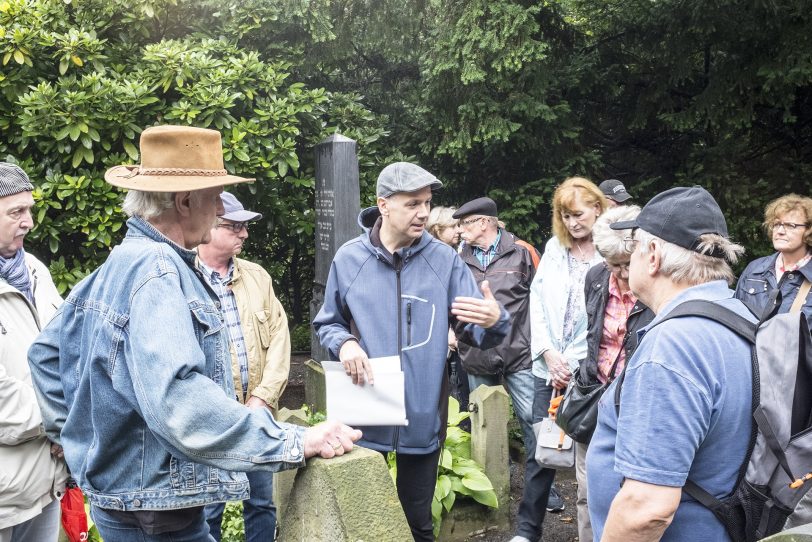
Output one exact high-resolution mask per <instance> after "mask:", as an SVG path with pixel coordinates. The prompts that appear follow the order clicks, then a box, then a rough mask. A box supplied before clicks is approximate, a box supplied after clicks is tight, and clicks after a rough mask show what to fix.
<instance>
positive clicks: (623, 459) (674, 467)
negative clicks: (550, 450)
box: [586, 187, 754, 541]
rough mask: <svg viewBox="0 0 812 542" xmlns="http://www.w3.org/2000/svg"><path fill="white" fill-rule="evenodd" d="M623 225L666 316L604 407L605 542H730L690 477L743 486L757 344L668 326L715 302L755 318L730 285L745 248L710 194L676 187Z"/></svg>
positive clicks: (637, 287)
mask: <svg viewBox="0 0 812 542" xmlns="http://www.w3.org/2000/svg"><path fill="white" fill-rule="evenodd" d="M611 227H612V228H613V229H618V230H630V232H629V236H628V237H627V238H626V240H625V241H626V243H627V250H628V251H629V252H631V260H630V264H629V285H630V286H631V289H632V291H633V292H634V293H635V295H637V297H638V299H640V301H642V302H644V303H645V304H646V305H648V306H649V307H650V308H651V309H652V310H653V311H654V313H655V314H656V317H655V318H654V320H653V321H652V322H651V323H650V324H649V325H648V326H646V327H645V328H643V329H642V330H641V331H640V332H639V335H640V343H639V346H638V348H637V350H636V351H635V353H634V355H633V356H632V358H631V359H630V360H629V361H628V362H627V365H626V369H625V372H624V373H623V375H622V376H621V377H619V378H617V379H616V380H615V381H614V383H613V384H612V386H610V387H609V389H608V390H607V392H606V393H605V394H604V396H603V399H602V400H601V402H600V406H599V414H598V427H597V429H596V430H595V434H594V435H593V437H592V441H591V442H590V444H589V451H588V452H587V458H586V468H587V479H588V482H589V483H588V486H589V487H588V491H589V496H588V503H589V512H590V517H591V519H592V527H593V531H594V536H595V540H605V541H611V540H618V541H619V540H624V541H627V540H640V541H643V540H645V541H648V540H660V539H662V540H673V541H677V540H680V541H682V540H719V541H723V540H729V537H728V535H727V533H726V531H725V528H724V526H723V525H722V523H721V522H720V521H719V520H718V519H716V517H715V516H714V515H713V513H712V512H711V511H710V510H709V509H708V508H705V507H704V506H703V505H702V504H700V503H699V502H697V501H695V500H694V499H692V498H689V497H687V495H686V496H685V497H683V492H682V488H683V486H684V485H685V483H686V481H687V480H688V479H689V477H690V481H691V482H693V483H695V484H696V485H698V486H700V487H702V488H703V489H705V490H706V491H708V492H709V493H711V494H713V495H715V496H716V497H722V496H726V495H727V494H729V493H730V492H731V491H732V489H733V487H734V485H735V484H736V480H737V476H738V473H739V469H740V467H741V464H742V462H743V460H744V457H745V454H746V451H747V447H748V442H749V439H750V432H751V416H750V409H751V404H750V403H751V398H752V393H751V392H752V382H751V365H750V345H749V343H747V342H746V341H745V340H744V339H742V338H740V337H739V336H738V335H736V334H735V333H734V332H733V331H730V330H729V329H728V328H726V327H724V326H723V325H722V324H719V323H717V322H715V321H712V320H709V319H707V318H704V317H700V316H683V317H679V318H672V319H666V318H667V317H668V315H669V313H671V312H672V311H673V310H674V309H675V308H677V307H678V306H679V305H680V304H681V303H683V302H686V301H690V300H706V301H711V302H714V303H718V304H719V305H720V306H722V307H724V308H726V309H729V310H731V311H733V312H735V313H737V314H738V315H740V316H742V317H745V318H747V319H749V320H751V321H753V320H754V319H753V316H752V315H751V314H750V312H749V311H748V310H747V308H746V307H745V306H744V305H743V304H742V303H741V302H740V301H739V300H737V299H734V298H733V291H732V290H730V289H729V288H728V284H729V283H730V282H731V281H732V280H733V273H732V271H731V269H730V265H729V263H728V262H730V263H735V261H736V259H737V257H738V256H739V255H740V254H741V253H742V252H743V250H742V248H741V247H740V246H738V245H735V244H733V243H732V242H731V241H730V240H729V239H728V233H727V225H726V223H725V218H724V216H723V215H722V211H721V210H720V209H719V206H718V204H717V203H716V201H715V200H714V199H713V197H712V196H711V195H710V194H709V193H708V192H707V191H706V190H705V189H703V188H701V187H691V188H682V187H680V188H672V189H671V190H667V191H666V192H663V193H661V194H659V195H657V196H655V197H654V198H653V199H652V200H651V201H650V202H649V203H648V204H647V205H646V206H645V207H644V208H643V210H642V212H641V213H640V214H639V215H638V216H637V218H636V219H635V220H633V221H629V222H617V223H615V224H612V225H611ZM618 386H621V388H620V390H621V393H620V395H619V399H620V401H619V407H618V408H616V405H615V397H616V393H615V392H616V391H617V390H618Z"/></svg>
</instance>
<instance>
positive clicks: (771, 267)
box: [736, 252, 812, 328]
mask: <svg viewBox="0 0 812 542" xmlns="http://www.w3.org/2000/svg"><path fill="white" fill-rule="evenodd" d="M777 258H778V253H777V252H776V253H775V254H773V255H772V256H764V257H763V258H758V259H757V260H753V261H752V262H750V263H749V264H748V265H747V268H745V270H744V272H743V273H742V274H741V276H740V277H739V282H738V283H737V284H736V298H737V299H741V300H742V301H744V302H745V303H747V304H748V305H750V307H751V308H753V309H755V310H757V311H758V312H756V314H760V311H762V310H764V308H765V307H766V306H767V300H768V299H769V297H770V293H771V292H773V291H774V290H775V289H776V288H778V289H780V290H781V308H780V309H779V310H778V312H779V313H781V312H789V309H790V307H791V306H792V303H793V302H794V301H795V296H797V295H798V289H799V288H800V287H801V284H803V281H804V277H805V278H806V280H808V281H810V282H812V261H810V262H809V263H807V264H806V265H805V266H803V267H802V268H800V269H799V270H798V271H790V272H787V273H784V275H783V276H782V277H781V283H780V284H779V283H778V282H777V281H776V280H775V260H776V259H777ZM801 310H802V311H803V313H804V314H805V315H806V320H807V322H808V323H809V324H810V328H812V295H808V296H807V297H806V301H805V302H804V304H803V307H802V308H801Z"/></svg>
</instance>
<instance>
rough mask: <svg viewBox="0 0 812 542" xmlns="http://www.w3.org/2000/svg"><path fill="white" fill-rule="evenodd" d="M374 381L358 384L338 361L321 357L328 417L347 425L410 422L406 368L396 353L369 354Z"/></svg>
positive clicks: (403, 423) (401, 423) (405, 423)
mask: <svg viewBox="0 0 812 542" xmlns="http://www.w3.org/2000/svg"><path fill="white" fill-rule="evenodd" d="M369 363H370V366H371V367H372V375H373V377H374V380H375V384H374V385H372V386H370V385H369V384H364V385H363V386H359V385H357V384H353V383H352V377H350V376H349V375H347V373H345V372H344V366H343V365H341V363H340V362H338V361H322V362H321V366H322V367H323V368H324V381H325V384H326V388H327V419H330V420H338V421H340V422H342V423H346V424H347V425H352V426H358V425H408V423H409V421H408V420H407V419H406V400H405V388H404V380H403V371H401V370H400V360H399V359H398V357H397V356H389V357H384V358H370V360H369Z"/></svg>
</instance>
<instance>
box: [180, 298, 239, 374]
mask: <svg viewBox="0 0 812 542" xmlns="http://www.w3.org/2000/svg"><path fill="white" fill-rule="evenodd" d="M189 310H190V311H191V313H192V320H193V324H194V328H195V334H196V335H197V339H198V342H199V344H200V347H201V348H202V350H203V353H204V354H205V359H206V363H207V367H206V369H207V371H208V373H209V374H210V375H211V379H212V380H214V381H215V382H217V383H218V384H221V385H223V384H224V376H225V375H226V374H231V372H230V371H229V370H227V368H226V357H227V356H229V355H230V354H229V352H228V344H227V340H226V339H224V337H223V334H222V333H221V332H222V331H223V329H224V327H225V325H224V323H223V315H222V314H221V313H220V311H219V310H218V309H217V308H216V307H214V306H211V305H206V304H203V303H200V302H198V301H191V302H189ZM209 364H211V365H209ZM223 387H224V388H225V386H223Z"/></svg>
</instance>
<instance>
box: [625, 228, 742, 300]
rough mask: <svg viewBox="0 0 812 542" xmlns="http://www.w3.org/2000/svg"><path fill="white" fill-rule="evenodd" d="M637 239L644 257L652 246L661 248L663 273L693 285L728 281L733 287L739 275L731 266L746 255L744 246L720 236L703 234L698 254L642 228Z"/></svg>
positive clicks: (636, 233)
mask: <svg viewBox="0 0 812 542" xmlns="http://www.w3.org/2000/svg"><path fill="white" fill-rule="evenodd" d="M635 239H636V240H638V241H639V242H640V248H639V250H640V252H641V253H642V254H646V253H648V247H649V244H651V243H654V245H656V246H657V247H659V249H660V272H661V273H662V274H664V275H666V276H668V277H670V278H671V280H673V281H674V282H677V283H686V284H690V285H691V286H696V285H697V284H704V283H706V282H710V281H712V280H725V281H727V283H728V284H733V281H734V279H735V276H734V275H733V270H732V269H731V268H730V264H735V263H736V262H737V261H738V260H739V256H741V255H742V254H744V247H742V246H741V245H737V244H736V243H734V242H733V241H731V240H730V239H728V238H727V237H723V236H721V235H719V234H716V233H706V234H704V235H702V236H701V237H700V238H699V239H700V244H699V246H698V247H697V252H694V251H693V250H688V249H687V248H682V247H681V246H677V245H675V244H674V243H669V242H668V241H664V240H663V239H660V238H659V237H657V236H655V235H652V234H650V233H649V232H647V231H645V230H643V229H642V228H640V229H638V230H637V231H636V232H635ZM711 253H716V254H722V255H723V256H724V257H723V258H717V257H714V256H709V254H711ZM728 262H730V263H728Z"/></svg>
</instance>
